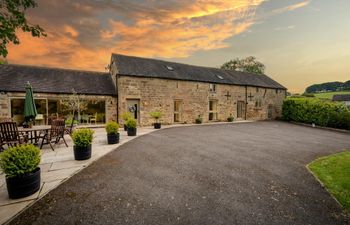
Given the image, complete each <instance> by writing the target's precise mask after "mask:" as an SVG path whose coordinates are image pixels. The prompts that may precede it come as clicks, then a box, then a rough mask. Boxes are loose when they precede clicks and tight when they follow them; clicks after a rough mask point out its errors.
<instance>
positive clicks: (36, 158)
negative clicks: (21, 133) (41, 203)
mask: <svg viewBox="0 0 350 225" xmlns="http://www.w3.org/2000/svg"><path fill="white" fill-rule="evenodd" d="M39 163H40V149H39V148H38V147H35V146H34V145H18V146H15V147H12V148H9V149H7V150H5V151H4V152H3V153H1V154H0V167H1V169H2V171H3V172H4V173H5V174H6V186H7V192H8V195H9V197H10V198H11V199H17V198H23V197H26V196H29V195H32V194H34V193H35V192H37V191H38V190H39V189H40V167H39Z"/></svg>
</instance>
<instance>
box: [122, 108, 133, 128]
mask: <svg viewBox="0 0 350 225" xmlns="http://www.w3.org/2000/svg"><path fill="white" fill-rule="evenodd" d="M121 117H122V119H123V120H124V131H127V130H128V127H127V126H126V121H128V119H130V118H132V116H131V113H130V112H124V113H122V114H121Z"/></svg>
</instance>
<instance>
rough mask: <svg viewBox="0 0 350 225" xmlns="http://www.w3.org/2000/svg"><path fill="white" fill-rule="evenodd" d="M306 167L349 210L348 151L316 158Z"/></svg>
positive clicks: (349, 167)
mask: <svg viewBox="0 0 350 225" xmlns="http://www.w3.org/2000/svg"><path fill="white" fill-rule="evenodd" d="M308 167H309V169H310V170H311V171H312V172H313V173H314V175H315V176H317V177H318V179H319V180H320V181H321V182H322V183H323V184H324V185H325V187H326V188H327V190H328V191H329V192H330V193H331V194H332V195H333V196H334V197H335V198H336V199H337V200H338V201H339V202H340V204H341V205H342V206H343V207H344V208H345V209H346V210H347V211H348V212H350V151H347V152H341V153H337V154H334V155H330V156H326V157H322V158H319V159H316V160H315V161H313V162H312V163H310V164H309V165H308Z"/></svg>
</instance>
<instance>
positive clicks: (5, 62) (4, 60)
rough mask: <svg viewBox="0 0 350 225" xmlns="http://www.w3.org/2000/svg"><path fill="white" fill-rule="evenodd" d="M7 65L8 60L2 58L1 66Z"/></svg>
mask: <svg viewBox="0 0 350 225" xmlns="http://www.w3.org/2000/svg"><path fill="white" fill-rule="evenodd" d="M5 64H8V62H7V60H6V59H1V58H0V65H5Z"/></svg>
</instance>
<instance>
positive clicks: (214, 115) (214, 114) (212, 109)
mask: <svg viewBox="0 0 350 225" xmlns="http://www.w3.org/2000/svg"><path fill="white" fill-rule="evenodd" d="M217 119H218V101H217V100H210V101H209V120H210V121H212V120H217Z"/></svg>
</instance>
